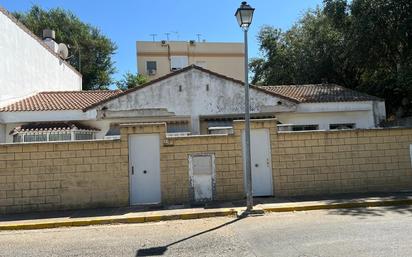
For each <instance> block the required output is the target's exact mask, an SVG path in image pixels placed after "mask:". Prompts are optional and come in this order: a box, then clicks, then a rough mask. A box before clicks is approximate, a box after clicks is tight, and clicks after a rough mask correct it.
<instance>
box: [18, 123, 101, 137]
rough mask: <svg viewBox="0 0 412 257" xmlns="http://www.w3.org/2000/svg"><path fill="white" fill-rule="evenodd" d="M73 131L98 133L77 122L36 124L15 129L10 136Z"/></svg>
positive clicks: (95, 129)
mask: <svg viewBox="0 0 412 257" xmlns="http://www.w3.org/2000/svg"><path fill="white" fill-rule="evenodd" d="M73 130H75V131H89V132H97V131H100V129H98V128H93V127H90V126H86V125H83V124H81V123H78V122H36V123H28V124H24V125H21V126H18V127H15V128H14V129H13V130H12V131H10V135H15V134H18V133H22V132H24V133H27V132H63V131H65V132H68V131H73Z"/></svg>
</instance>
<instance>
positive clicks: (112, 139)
mask: <svg viewBox="0 0 412 257" xmlns="http://www.w3.org/2000/svg"><path fill="white" fill-rule="evenodd" d="M114 141H119V142H120V139H118V138H108V139H88V140H73V141H68V140H66V141H44V142H21V143H0V147H1V146H16V145H44V144H72V143H75V144H77V143H95V142H114Z"/></svg>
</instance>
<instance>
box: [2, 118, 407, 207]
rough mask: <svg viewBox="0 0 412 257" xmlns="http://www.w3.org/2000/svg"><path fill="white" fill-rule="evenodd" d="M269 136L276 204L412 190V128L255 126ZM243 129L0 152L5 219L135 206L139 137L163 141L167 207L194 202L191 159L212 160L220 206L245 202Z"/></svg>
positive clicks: (155, 126)
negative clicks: (133, 163)
mask: <svg viewBox="0 0 412 257" xmlns="http://www.w3.org/2000/svg"><path fill="white" fill-rule="evenodd" d="M251 128H252V129H267V130H268V131H269V134H270V144H271V157H272V174H273V185H274V195H275V196H281V197H286V196H298V195H325V194H337V193H355V192H385V191H400V190H410V189H412V168H411V158H410V150H409V147H410V145H411V144H412V129H371V130H348V131H310V132H309V131H306V132H278V131H277V129H276V120H274V119H267V120H253V121H252V124H251ZM243 129H244V122H243V121H235V122H234V133H233V134H231V135H201V136H188V137H174V138H168V137H166V124H164V123H150V124H144V123H140V124H124V125H122V127H121V139H120V140H110V141H104V140H103V141H83V142H56V143H32V144H5V145H0V214H4V213H17V212H29V211H44V210H64V209H76V208H93V207H108V206H127V205H129V168H128V167H129V164H128V160H129V156H128V154H129V149H128V138H129V135H132V134H148V133H156V134H159V135H160V174H161V192H162V203H163V204H180V203H187V202H189V201H191V199H192V197H191V195H190V194H191V189H190V179H189V161H188V159H189V155H191V154H205V153H208V154H214V156H215V173H216V180H215V196H214V197H215V199H216V200H234V199H242V198H243V197H244V195H245V193H244V186H243V185H244V180H243V158H242V155H243V154H242V153H243V152H242V131H243Z"/></svg>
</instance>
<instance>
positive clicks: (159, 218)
mask: <svg viewBox="0 0 412 257" xmlns="http://www.w3.org/2000/svg"><path fill="white" fill-rule="evenodd" d="M236 215H237V211H236V210H235V209H230V210H221V211H211V212H199V213H193V212H190V213H182V214H168V215H150V216H142V217H130V218H100V219H88V220H74V221H56V222H41V223H22V224H11V225H0V231H6V230H30V229H47V228H60V227H81V226H91V225H107V224H131V223H146V222H157V221H167V220H188V219H202V218H210V217H223V216H236Z"/></svg>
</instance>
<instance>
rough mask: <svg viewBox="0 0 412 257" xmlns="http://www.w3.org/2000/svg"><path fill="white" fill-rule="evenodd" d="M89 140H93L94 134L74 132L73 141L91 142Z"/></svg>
mask: <svg viewBox="0 0 412 257" xmlns="http://www.w3.org/2000/svg"><path fill="white" fill-rule="evenodd" d="M91 139H94V133H91V132H75V140H91Z"/></svg>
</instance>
